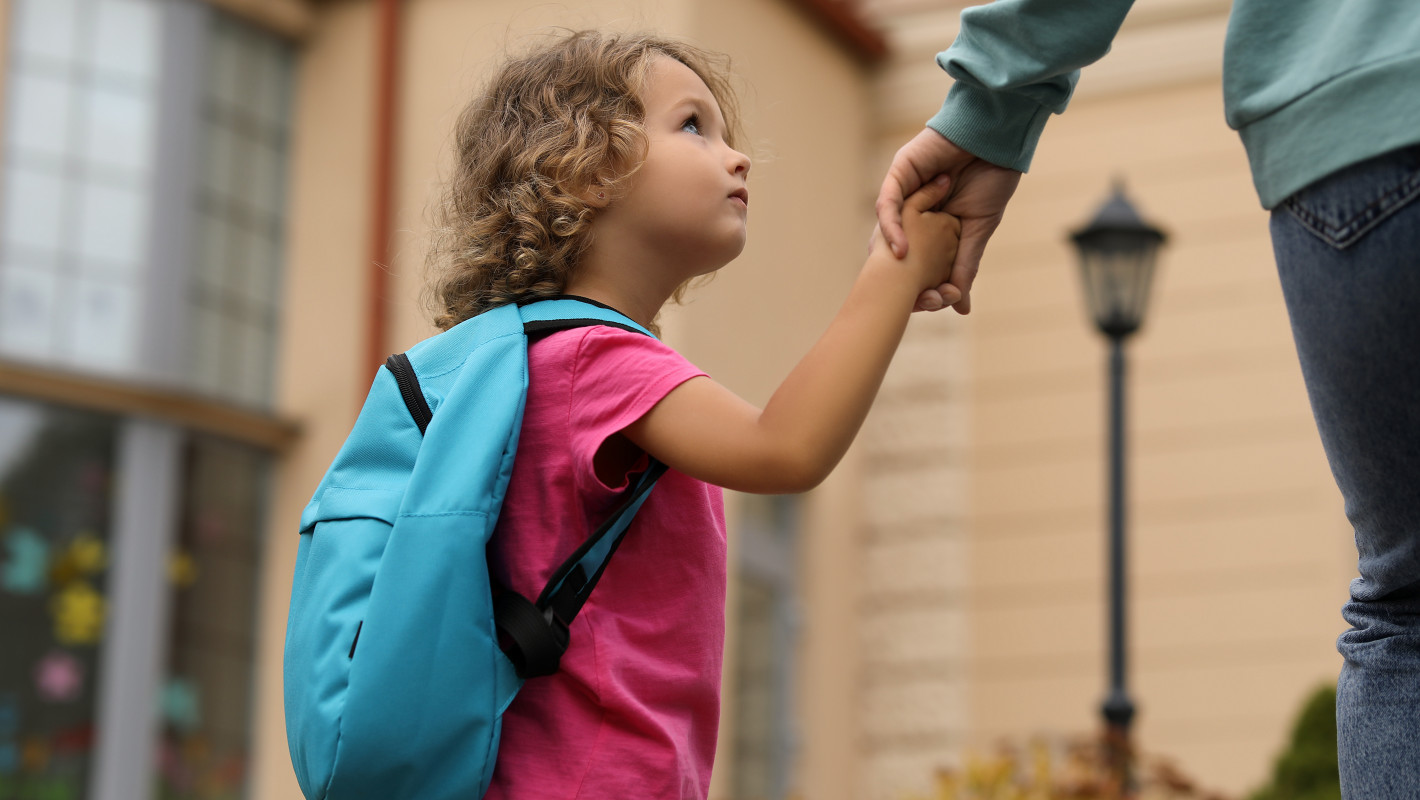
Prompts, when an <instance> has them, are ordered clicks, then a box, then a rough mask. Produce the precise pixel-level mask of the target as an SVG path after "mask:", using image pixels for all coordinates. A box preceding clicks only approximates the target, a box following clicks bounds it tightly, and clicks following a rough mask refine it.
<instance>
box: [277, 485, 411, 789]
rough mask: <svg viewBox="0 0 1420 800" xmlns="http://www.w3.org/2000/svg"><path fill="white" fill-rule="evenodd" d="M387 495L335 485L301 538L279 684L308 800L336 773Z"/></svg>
mask: <svg viewBox="0 0 1420 800" xmlns="http://www.w3.org/2000/svg"><path fill="white" fill-rule="evenodd" d="M391 494H392V493H389V492H380V491H375V490H354V489H337V488H334V487H332V488H330V489H328V490H327V491H326V492H325V494H324V496H323V497H322V498H321V508H320V511H321V514H320V517H321V518H320V519H318V520H317V521H316V522H315V524H313V525H312V526H311V527H310V528H309V529H308V530H304V531H302V532H301V539H300V544H299V545H298V548H297V551H296V573H295V579H294V581H293V583H292V587H291V606H290V612H289V616H288V617H287V621H286V649H285V654H284V656H283V660H282V678H283V684H284V685H283V698H284V702H285V712H286V737H287V744H288V745H289V746H290V750H291V762H292V766H293V767H294V768H295V771H296V778H297V780H298V782H299V783H300V785H301V791H302V793H303V794H304V795H305V796H306V797H307V798H309V799H310V800H320V799H321V798H324V797H325V796H326V792H327V789H328V786H329V784H330V780H331V776H332V774H333V767H334V763H335V757H336V752H337V748H338V745H339V741H340V729H341V719H342V716H343V714H344V711H345V704H346V698H347V689H348V685H349V677H350V663H351V658H352V656H351V651H352V649H353V645H354V643H355V637H356V635H357V633H358V632H359V631H360V629H361V621H362V620H363V619H364V617H365V613H366V610H367V608H368V605H369V599H370V592H371V589H372V588H373V586H374V582H375V574H376V572H377V571H378V569H379V568H380V562H381V559H382V556H383V555H384V551H385V547H386V545H387V543H388V542H389V537H390V531H391V529H392V524H391V523H392V521H393V520H394V518H395V516H396V514H397V513H398V509H399V506H398V502H399V496H398V495H393V501H394V502H393V504H391V503H390V502H389V501H388V499H387V498H386V497H385V496H386V495H391ZM372 514H373V515H372Z"/></svg>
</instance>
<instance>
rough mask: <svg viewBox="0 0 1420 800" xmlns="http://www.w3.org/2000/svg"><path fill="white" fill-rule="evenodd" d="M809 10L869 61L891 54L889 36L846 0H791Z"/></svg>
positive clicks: (850, 47)
mask: <svg viewBox="0 0 1420 800" xmlns="http://www.w3.org/2000/svg"><path fill="white" fill-rule="evenodd" d="M790 2H791V3H793V5H796V6H798V7H799V8H801V9H803V10H804V11H806V12H808V14H809V16H811V17H813V18H814V19H815V20H817V21H818V22H819V23H820V24H822V25H823V26H824V27H826V28H828V31H829V32H830V33H832V34H833V36H834V38H836V39H838V41H839V42H841V43H842V44H843V45H845V46H846V47H848V49H849V50H852V51H853V54H854V55H856V56H858V57H859V58H861V59H863V60H864V61H866V62H867V63H869V64H876V63H878V62H879V61H882V60H883V59H884V58H886V57H887V54H888V44H887V39H885V38H883V35H882V34H881V33H879V32H878V31H877V30H875V29H873V28H870V27H868V25H867V23H866V22H864V21H863V19H862V17H861V16H860V15H859V14H858V12H857V11H856V10H855V9H854V8H853V7H852V6H851V5H849V4H848V3H847V2H846V0H790Z"/></svg>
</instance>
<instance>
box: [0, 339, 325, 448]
mask: <svg viewBox="0 0 1420 800" xmlns="http://www.w3.org/2000/svg"><path fill="white" fill-rule="evenodd" d="M0 394H5V395H13V396H17V397H23V398H26V399H29V400H38V401H41V402H46V403H55V404H58V405H64V406H70V407H73V408H79V409H83V410H85V411H96V412H99V413H104V414H115V415H119V416H139V417H150V418H153V419H158V420H162V421H164V422H170V423H173V424H174V425H179V426H181V427H184V428H191V429H193V430H198V431H202V432H204V433H210V434H214V435H216V436H222V437H225V438H227V439H234V440H236V441H239V442H242V443H244V444H249V445H252V446H254V447H259V448H261V449H263V450H268V451H271V452H273V453H276V454H278V455H279V454H281V453H283V452H285V451H286V450H288V449H289V448H290V447H291V445H292V444H293V443H294V442H295V441H296V439H297V437H299V436H300V434H301V429H300V426H299V425H297V424H296V423H295V422H292V421H290V420H283V419H279V418H276V417H273V416H271V415H268V414H262V413H259V412H256V411H249V410H247V409H243V408H238V407H236V406H232V405H228V404H226V403H222V402H218V401H214V400H209V399H207V398H204V397H201V396H199V395H195V394H190V393H186V392H180V391H173V390H168V389H156V388H151V387H147V386H139V385H136V384H132V383H125V382H122V381H116V380H111V379H107V378H95V377H90V376H87V375H78V374H75V373H68V372H57V371H54V370H51V369H44V368H39V367H33V366H29V365H22V364H17V363H15V362H11V361H3V360H0Z"/></svg>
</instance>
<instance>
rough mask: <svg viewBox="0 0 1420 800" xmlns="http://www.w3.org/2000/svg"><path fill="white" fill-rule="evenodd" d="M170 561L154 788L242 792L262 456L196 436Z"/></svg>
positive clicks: (174, 795)
mask: <svg viewBox="0 0 1420 800" xmlns="http://www.w3.org/2000/svg"><path fill="white" fill-rule="evenodd" d="M186 460H187V463H186V465H185V466H186V468H185V469H184V470H183V474H184V475H185V476H186V481H187V485H186V487H185V491H184V493H183V494H184V510H183V512H182V518H181V521H180V526H179V530H178V539H177V543H176V546H175V549H174V552H173V554H172V557H171V559H170V560H169V570H168V574H169V585H170V591H171V592H172V602H171V607H172V609H173V614H172V629H171V632H170V635H169V639H168V654H169V655H168V663H167V670H166V675H165V677H164V682H163V686H162V722H163V724H162V732H161V741H160V743H159V759H158V768H157V769H158V779H157V783H158V784H159V794H160V796H162V797H163V798H164V799H165V800H186V799H187V798H193V799H194V800H196V798H212V797H219V798H225V797H231V798H237V797H243V796H245V785H246V780H247V764H248V757H249V756H248V754H249V747H248V740H249V739H250V712H249V709H250V708H251V704H252V664H253V653H254V650H255V644H256V607H257V589H258V577H259V575H260V571H261V570H260V565H261V537H262V529H263V519H264V516H265V505H266V481H267V479H268V462H269V459H268V457H266V456H264V455H262V454H261V453H258V452H256V451H254V450H251V449H250V448H247V447H243V446H240V445H236V444H232V443H228V442H224V441H222V440H219V439H215V438H210V437H201V436H194V437H193V439H192V441H191V444H190V446H189V447H188V451H187V457H186Z"/></svg>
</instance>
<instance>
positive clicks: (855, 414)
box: [623, 181, 961, 494]
mask: <svg viewBox="0 0 1420 800" xmlns="http://www.w3.org/2000/svg"><path fill="white" fill-rule="evenodd" d="M946 191H947V185H946V182H945V181H936V182H933V183H929V184H928V185H926V186H924V187H923V188H922V189H920V190H919V191H917V192H916V193H915V194H913V195H912V196H911V197H910V198H908V200H907V203H906V206H905V208H904V213H903V228H904V229H905V230H906V232H907V238H908V240H909V242H910V246H909V248H908V255H907V257H906V258H905V259H903V260H901V261H899V260H898V259H896V258H894V257H893V255H892V251H891V250H889V249H888V247H887V245H886V243H885V242H884V241H883V238H882V235H881V234H880V233H879V234H876V235H875V236H874V242H873V248H872V253H871V254H870V255H869V256H868V260H867V263H865V264H864V265H863V270H862V272H861V273H859V275H858V280H857V282H856V283H855V284H854V286H853V289H852V291H851V292H850V293H849V295H848V299H847V300H846V301H845V302H844V304H843V308H842V309H841V310H840V311H839V312H838V315H837V316H836V317H835V318H834V320H833V322H832V323H831V324H830V325H829V327H828V330H827V331H825V332H824V334H823V336H822V337H821V338H820V339H819V340H818V343H817V344H815V345H814V347H813V349H811V350H810V351H809V353H808V355H806V356H804V359H803V360H802V361H800V362H799V364H798V366H796V367H794V370H793V371H792V372H790V373H789V377H788V378H786V379H785V380H784V383H783V384H781V385H780V386H779V388H778V389H777V390H776V391H775V392H774V396H773V397H771V398H770V399H769V403H768V404H767V405H766V406H765V407H764V410H763V411H761V410H759V409H757V408H755V407H754V406H753V405H751V404H749V403H747V402H745V401H744V400H742V399H740V398H739V397H737V396H735V395H734V394H733V393H732V392H730V391H729V390H728V389H726V388H724V387H723V386H721V385H720V384H718V383H715V382H714V381H712V380H710V379H709V378H705V377H701V378H693V379H691V380H689V381H686V382H685V383H683V384H681V385H680V386H678V387H676V388H675V389H674V390H672V391H671V392H670V393H669V394H667V395H666V397H665V398H664V399H662V400H661V402H660V403H658V404H657V405H656V406H655V407H654V408H652V409H651V410H650V411H648V412H646V414H645V415H644V416H642V417H641V418H640V419H639V420H637V421H636V422H634V423H632V424H631V425H630V426H628V427H627V428H626V429H625V431H623V433H625V435H626V437H627V438H628V439H630V440H631V441H632V442H634V443H635V444H636V445H637V446H639V447H640V448H641V449H643V450H645V451H646V452H648V453H650V454H651V455H653V456H655V457H656V458H658V459H660V460H661V461H664V462H665V463H667V464H669V465H670V466H672V467H674V468H675V469H677V470H680V471H681V472H683V473H685V474H687V475H690V476H691V477H694V478H698V479H700V480H703V481H705V482H707V483H713V484H717V485H719V486H723V487H725V488H727V489H734V490H737V491H743V492H755V493H759V494H775V493H785V492H802V491H806V490H808V489H811V488H813V487H814V486H817V485H818V484H819V483H820V482H822V481H823V479H824V478H826V477H827V476H828V474H829V473H830V472H831V471H832V470H833V468H834V467H835V466H836V465H837V464H838V461H839V459H841V458H842V457H843V454H844V453H845V452H847V450H848V446H849V445H850V444H852V442H853V437H854V436H856V435H857V433H858V428H859V427H861V426H862V424H863V419H864V418H865V417H867V415H868V409H869V408H870V407H871V406H872V403H873V398H874V397H875V396H876V395H877V392H878V387H879V385H880V384H881V383H882V380H883V375H884V373H886V372H887V367H888V362H890V361H891V360H892V355H893V352H894V351H895V350H896V349H897V345H898V342H899V341H900V340H901V339H902V334H903V331H904V330H905V329H906V327H907V318H908V316H909V315H910V314H911V313H912V307H913V304H914V303H915V302H916V300H917V296H918V294H920V293H921V292H922V290H923V289H925V288H927V287H936V286H938V285H939V284H942V283H945V282H946V279H947V277H948V273H949V272H950V271H951V265H952V261H953V259H954V257H955V254H956V245H957V236H958V234H959V233H960V231H961V225H960V223H959V222H958V221H957V219H956V218H955V217H952V216H950V215H948V214H942V213H935V212H932V211H929V210H928V209H930V208H932V207H933V206H934V205H936V204H937V202H939V201H940V200H941V199H942V198H943V197H944V196H945V195H946ZM949 302H950V300H949Z"/></svg>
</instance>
